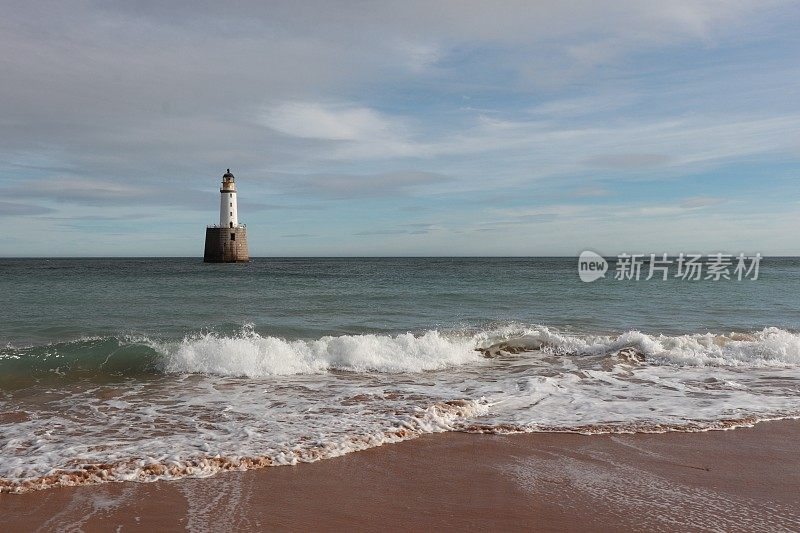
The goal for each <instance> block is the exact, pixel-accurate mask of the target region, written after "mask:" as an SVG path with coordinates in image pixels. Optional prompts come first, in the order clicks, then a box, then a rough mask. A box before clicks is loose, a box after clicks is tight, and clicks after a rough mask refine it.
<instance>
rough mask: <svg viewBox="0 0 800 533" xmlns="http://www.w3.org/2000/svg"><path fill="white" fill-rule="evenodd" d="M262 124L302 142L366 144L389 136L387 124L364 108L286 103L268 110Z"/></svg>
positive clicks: (384, 120) (391, 126) (385, 120)
mask: <svg viewBox="0 0 800 533" xmlns="http://www.w3.org/2000/svg"><path fill="white" fill-rule="evenodd" d="M263 120H264V124H266V125H267V126H269V127H270V128H272V129H274V130H276V131H279V132H281V133H283V134H286V135H290V136H293V137H302V138H306V139H323V140H332V141H368V140H371V139H374V138H375V137H387V136H391V135H392V133H391V130H392V129H393V125H392V123H391V121H390V120H389V119H387V118H385V117H383V116H381V115H380V114H379V113H377V112H376V111H375V110H373V109H370V108H367V107H356V106H347V105H343V104H338V105H324V104H321V103H318V102H286V103H283V104H280V105H278V106H276V107H274V108H272V109H270V110H268V111H267V112H266V113H265V114H264V117H263Z"/></svg>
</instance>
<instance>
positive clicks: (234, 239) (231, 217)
mask: <svg viewBox="0 0 800 533" xmlns="http://www.w3.org/2000/svg"><path fill="white" fill-rule="evenodd" d="M219 194H220V198H219V224H214V225H213V226H208V227H206V249H205V253H204V254H203V261H205V262H206V263H247V262H248V261H250V254H249V253H248V251H247V227H246V226H245V225H244V224H239V207H238V204H237V201H236V200H237V198H236V197H237V194H236V178H234V177H233V174H231V169H228V170H227V172H225V174H223V175H222V185H221V186H220V189H219Z"/></svg>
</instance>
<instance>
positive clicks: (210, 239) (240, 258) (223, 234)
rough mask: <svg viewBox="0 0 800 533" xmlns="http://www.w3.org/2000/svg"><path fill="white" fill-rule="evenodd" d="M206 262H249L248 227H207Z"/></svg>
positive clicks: (204, 258)
mask: <svg viewBox="0 0 800 533" xmlns="http://www.w3.org/2000/svg"><path fill="white" fill-rule="evenodd" d="M203 261H204V262H206V263H247V262H248V261H250V253H249V252H248V250H247V228H245V227H242V226H240V227H238V228H206V250H205V253H204V254H203Z"/></svg>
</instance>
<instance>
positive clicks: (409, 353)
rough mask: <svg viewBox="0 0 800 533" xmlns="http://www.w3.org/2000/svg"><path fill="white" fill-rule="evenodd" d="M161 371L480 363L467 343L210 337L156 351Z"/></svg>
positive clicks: (305, 370) (436, 335)
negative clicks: (160, 354)
mask: <svg viewBox="0 0 800 533" xmlns="http://www.w3.org/2000/svg"><path fill="white" fill-rule="evenodd" d="M159 348H160V349H161V350H163V351H164V352H165V354H166V361H165V369H166V371H167V372H173V373H202V374H216V375H222V376H247V377H252V378H256V377H264V376H285V375H293V374H316V373H322V372H327V371H329V370H344V371H351V372H369V371H372V372H388V373H398V372H422V371H427V370H441V369H444V368H448V367H452V366H457V365H462V364H466V363H475V362H479V361H480V360H481V357H480V355H479V354H478V353H477V352H476V351H475V344H474V342H473V341H472V339H471V338H467V337H457V336H449V337H448V336H445V335H443V334H442V333H440V332H439V331H436V330H432V331H427V332H425V333H424V334H422V335H418V336H417V335H413V334H411V333H405V334H401V335H394V336H390V335H343V336H339V337H332V336H327V337H322V338H320V339H317V340H312V341H303V340H296V341H287V340H284V339H280V338H277V337H269V336H267V337H262V336H261V335H258V334H257V333H254V332H252V331H246V332H244V334H243V335H241V336H238V337H220V336H217V335H215V334H212V333H208V334H204V335H198V336H192V337H187V338H185V339H184V340H183V341H182V342H181V343H180V344H178V345H169V344H162V345H160V346H159Z"/></svg>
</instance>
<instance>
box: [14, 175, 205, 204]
mask: <svg viewBox="0 0 800 533" xmlns="http://www.w3.org/2000/svg"><path fill="white" fill-rule="evenodd" d="M0 194H9V195H14V196H18V197H21V198H40V199H43V200H49V201H53V202H58V203H64V204H73V205H89V206H94V207H109V206H121V205H131V206H141V207H144V208H146V207H149V206H163V205H173V206H181V207H183V208H186V209H206V208H207V206H208V205H212V204H214V200H216V201H217V202H218V201H219V200H218V199H217V196H216V195H214V194H212V193H211V192H203V191H198V190H194V189H183V188H177V187H174V186H171V185H164V184H162V183H160V182H155V183H150V184H148V183H137V184H126V183H120V182H118V181H112V180H98V179H91V178H80V177H76V178H73V177H61V178H53V179H45V180H38V181H36V182H33V183H26V184H25V185H23V186H16V187H11V188H8V189H5V190H0ZM214 205H215V204H214Z"/></svg>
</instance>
